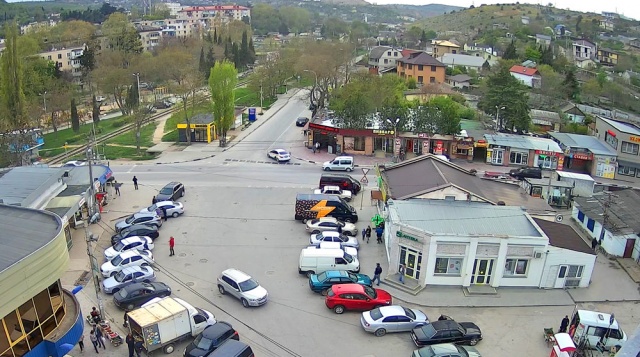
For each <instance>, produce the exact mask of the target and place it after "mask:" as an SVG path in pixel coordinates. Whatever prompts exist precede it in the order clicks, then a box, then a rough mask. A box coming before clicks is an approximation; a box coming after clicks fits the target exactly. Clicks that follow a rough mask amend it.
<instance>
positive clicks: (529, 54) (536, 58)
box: [524, 46, 542, 63]
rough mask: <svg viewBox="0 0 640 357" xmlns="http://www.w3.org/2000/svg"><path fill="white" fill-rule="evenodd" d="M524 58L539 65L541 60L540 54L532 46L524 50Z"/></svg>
mask: <svg viewBox="0 0 640 357" xmlns="http://www.w3.org/2000/svg"><path fill="white" fill-rule="evenodd" d="M524 56H525V57H526V58H527V59H528V60H531V61H533V62H536V63H539V62H540V59H541V58H542V53H541V52H540V51H539V50H538V49H536V48H535V47H533V46H528V47H527V48H526V49H525V50H524Z"/></svg>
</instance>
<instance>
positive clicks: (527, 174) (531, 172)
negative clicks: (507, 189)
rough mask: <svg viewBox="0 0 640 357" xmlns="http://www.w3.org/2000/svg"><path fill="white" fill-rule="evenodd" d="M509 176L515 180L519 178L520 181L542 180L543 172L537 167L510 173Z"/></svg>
mask: <svg viewBox="0 0 640 357" xmlns="http://www.w3.org/2000/svg"><path fill="white" fill-rule="evenodd" d="M509 175H510V176H511V177H513V178H517V179H518V180H522V179H525V178H535V179H541V178H542V170H541V169H540V168H537V167H521V168H518V169H513V170H511V171H509Z"/></svg>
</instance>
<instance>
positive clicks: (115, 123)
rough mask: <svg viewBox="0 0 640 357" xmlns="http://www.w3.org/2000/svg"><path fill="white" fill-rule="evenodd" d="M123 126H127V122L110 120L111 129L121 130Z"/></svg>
mask: <svg viewBox="0 0 640 357" xmlns="http://www.w3.org/2000/svg"><path fill="white" fill-rule="evenodd" d="M125 124H127V121H126V120H125V119H111V127H112V128H121V127H123V126H124V125H125Z"/></svg>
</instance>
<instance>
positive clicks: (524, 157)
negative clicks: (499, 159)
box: [509, 151, 529, 165]
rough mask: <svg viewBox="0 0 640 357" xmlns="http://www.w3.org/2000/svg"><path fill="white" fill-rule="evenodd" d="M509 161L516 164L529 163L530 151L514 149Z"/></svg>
mask: <svg viewBox="0 0 640 357" xmlns="http://www.w3.org/2000/svg"><path fill="white" fill-rule="evenodd" d="M509 162H510V163H511V164H516V165H528V163H529V153H524V152H517V151H512V152H511V153H510V154H509Z"/></svg>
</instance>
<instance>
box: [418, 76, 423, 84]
mask: <svg viewBox="0 0 640 357" xmlns="http://www.w3.org/2000/svg"><path fill="white" fill-rule="evenodd" d="M423 82H424V77H423V76H418V83H419V84H422V83H423Z"/></svg>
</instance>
